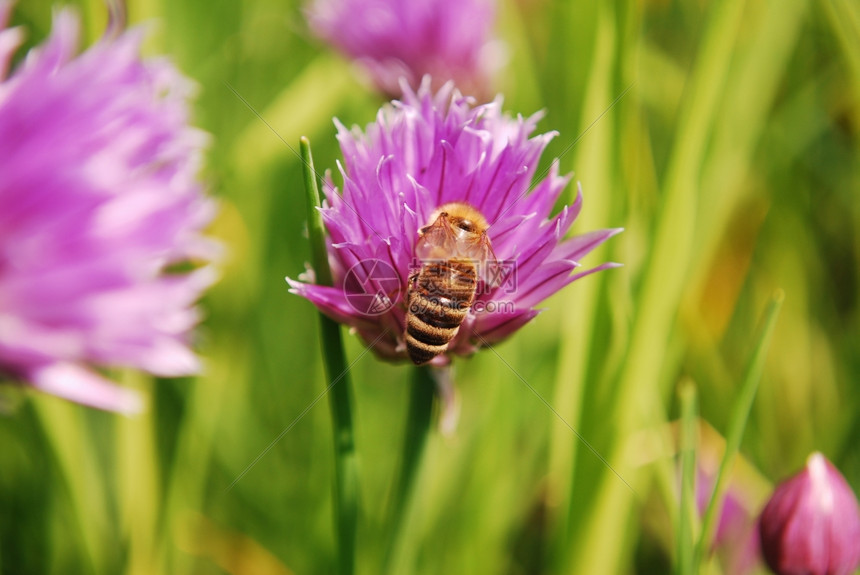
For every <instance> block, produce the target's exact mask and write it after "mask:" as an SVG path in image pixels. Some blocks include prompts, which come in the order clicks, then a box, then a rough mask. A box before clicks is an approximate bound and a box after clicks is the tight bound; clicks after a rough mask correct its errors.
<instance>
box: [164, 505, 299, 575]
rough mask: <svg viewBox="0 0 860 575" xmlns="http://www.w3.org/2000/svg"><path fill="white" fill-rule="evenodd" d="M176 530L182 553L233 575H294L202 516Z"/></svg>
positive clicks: (187, 518) (190, 517)
mask: <svg viewBox="0 0 860 575" xmlns="http://www.w3.org/2000/svg"><path fill="white" fill-rule="evenodd" d="M175 528H176V529H175V534H176V545H177V546H178V547H179V549H181V550H182V551H184V552H186V553H188V554H190V555H194V556H195V557H201V558H207V559H210V560H211V561H212V562H213V563H215V564H216V565H218V567H220V568H221V569H223V570H224V571H226V572H227V573H230V575H293V571H291V570H290V569H288V568H287V567H286V566H285V565H284V564H283V563H281V562H280V560H278V558H277V557H275V556H274V555H273V554H272V553H271V552H269V551H268V550H267V549H266V548H264V547H263V546H262V545H260V544H259V543H257V542H256V541H255V540H253V539H251V538H250V537H248V536H246V535H243V534H242V533H238V532H236V531H230V530H228V529H224V528H223V527H221V526H219V525H217V524H215V523H214V522H213V521H211V520H210V519H208V518H207V517H205V516H203V515H201V514H199V513H193V512H188V513H186V514H184V515H183V516H181V517H180V518H179V519H178V520H177V522H176V525H175Z"/></svg>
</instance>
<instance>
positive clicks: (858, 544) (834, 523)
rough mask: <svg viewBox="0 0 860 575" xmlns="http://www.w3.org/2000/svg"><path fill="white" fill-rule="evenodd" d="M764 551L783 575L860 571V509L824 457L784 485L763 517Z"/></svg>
mask: <svg viewBox="0 0 860 575" xmlns="http://www.w3.org/2000/svg"><path fill="white" fill-rule="evenodd" d="M759 523H760V526H761V545H762V551H763V553H764V557H765V560H766V561H767V564H768V566H770V568H771V569H773V571H774V572H775V573H777V574H778V575H789V574H791V575H794V574H805V575H849V574H851V573H854V571H855V570H856V569H857V568H858V567H860V509H858V505H857V497H856V496H855V495H854V492H853V491H851V487H850V486H849V485H848V483H847V482H846V481H845V478H844V477H842V474H840V473H839V470H837V469H836V468H835V467H833V465H832V464H831V463H830V462H829V461H827V459H826V458H825V457H824V456H823V455H821V454H820V453H813V454H812V455H810V456H809V459H808V460H807V462H806V467H805V468H804V469H803V471H801V472H800V473H798V474H797V475H795V476H794V477H792V478H791V479H789V480H788V481H786V482H784V483H782V484H781V485H779V486H778V487H777V488H776V490H775V491H774V493H773V496H772V497H771V499H770V501H769V502H768V503H767V505H766V506H765V508H764V511H762V514H761V518H760V520H759Z"/></svg>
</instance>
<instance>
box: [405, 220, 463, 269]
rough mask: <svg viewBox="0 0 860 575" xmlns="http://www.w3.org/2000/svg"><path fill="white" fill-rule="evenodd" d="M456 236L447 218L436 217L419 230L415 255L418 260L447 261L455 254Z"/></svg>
mask: <svg viewBox="0 0 860 575" xmlns="http://www.w3.org/2000/svg"><path fill="white" fill-rule="evenodd" d="M456 249H457V236H456V235H455V234H454V230H453V229H452V228H451V224H450V223H448V220H447V218H444V217H438V218H436V221H435V222H433V223H432V224H430V225H429V226H426V227H424V228H421V237H420V238H418V242H417V243H416V244H415V255H416V256H418V258H419V259H420V260H428V259H447V258H449V257H450V254H453V253H456Z"/></svg>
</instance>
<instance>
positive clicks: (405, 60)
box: [308, 0, 503, 97]
mask: <svg viewBox="0 0 860 575" xmlns="http://www.w3.org/2000/svg"><path fill="white" fill-rule="evenodd" d="M494 13H495V1H494V0H410V1H408V2H404V1H402V0H314V1H312V2H310V5H309V8H308V21H309V23H310V27H311V29H312V30H313V32H314V33H315V34H316V35H317V36H319V37H320V38H322V39H323V40H325V41H326V42H328V43H330V44H332V45H334V46H335V47H336V48H337V49H338V50H340V51H341V52H342V53H343V54H345V55H346V56H347V57H349V58H352V59H354V60H357V61H358V62H359V63H360V64H362V65H363V66H364V68H365V69H367V71H368V72H369V73H370V75H371V77H372V78H373V81H374V82H375V83H376V85H377V86H378V87H379V89H380V90H382V91H383V92H384V93H385V94H388V95H390V96H391V97H398V96H400V94H401V92H400V78H401V77H405V78H406V81H407V82H408V83H409V85H410V86H411V87H412V88H413V89H417V88H418V85H419V83H420V82H421V78H422V77H424V75H425V74H429V75H430V76H431V77H432V78H433V79H434V81H436V82H438V84H437V85H435V86H434V89H435V88H439V87H440V86H441V85H442V84H444V83H445V82H446V81H448V80H453V81H454V82H455V83H456V85H457V87H458V88H459V89H460V90H461V91H462V92H463V93H466V94H474V95H476V96H481V95H485V92H486V90H487V82H488V80H489V79H490V77H491V75H492V72H493V71H494V70H495V69H496V68H498V67H499V65H500V63H501V60H502V59H503V57H502V50H501V48H500V44H499V43H498V42H496V41H492V40H491V29H492V26H493V21H494ZM486 95H489V94H486Z"/></svg>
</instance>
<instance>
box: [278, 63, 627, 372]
mask: <svg viewBox="0 0 860 575" xmlns="http://www.w3.org/2000/svg"><path fill="white" fill-rule="evenodd" d="M403 92H404V95H403V98H402V100H401V101H399V102H398V101H395V102H392V103H391V104H390V105H386V106H385V107H383V108H382V109H381V110H380V112H379V115H378V118H377V121H376V123H374V124H370V125H369V126H368V127H367V129H366V131H365V132H361V131H360V130H359V129H358V128H357V127H356V128H353V129H352V130H348V129H347V128H346V127H344V126H343V125H342V124H340V123H339V122H337V121H336V124H337V127H338V132H339V133H338V140H339V142H340V146H341V150H342V152H343V155H344V162H345V166H340V171H341V174H342V176H343V180H344V189H343V194H342V195H341V194H339V193H338V192H337V190H336V189H335V188H334V187H333V186H332V183H331V178H330V177H329V178H327V184H328V185H327V186H326V202H325V205H324V207H323V209H322V215H323V220H324V222H325V225H326V227H327V230H328V233H329V260H330V263H331V267H332V273H333V276H334V287H325V286H320V285H314V284H312V283H304V282H299V281H294V280H291V279H290V278H287V281H288V282H289V284H290V286H291V288H292V289H291V291H292V292H293V293H296V294H298V295H301V296H303V297H305V298H307V299H309V300H310V301H311V302H312V303H313V304H314V305H316V306H317V307H318V308H319V309H320V310H321V311H322V312H323V313H325V314H327V315H328V316H330V317H331V318H333V319H335V320H336V321H339V322H341V323H344V324H346V325H349V326H350V327H352V328H354V329H355V330H356V331H357V332H358V334H359V335H360V336H361V337H362V338H363V339H364V341H365V342H367V343H368V344H370V345H372V346H373V348H374V350H375V351H376V353H377V354H378V355H380V356H382V357H385V358H389V359H406V358H407V353H406V346H405V343H404V330H405V318H406V303H405V302H406V297H405V296H406V287H407V279H408V277H409V275H410V272H411V271H414V269H415V261H416V253H415V245H416V242H417V240H418V238H419V236H418V230H419V229H420V228H422V227H424V226H425V225H427V224H428V223H429V222H428V220H429V218H430V217H431V215H432V214H433V212H434V210H436V209H437V208H438V207H439V206H441V205H443V204H446V203H449V202H464V203H467V204H469V205H471V206H473V207H474V208H477V210H478V211H480V212H481V214H483V216H484V217H485V218H486V219H487V220H488V222H489V224H490V227H489V230H488V232H487V234H488V236H489V239H490V241H491V242H492V248H493V250H494V251H495V256H496V259H497V260H499V261H500V262H504V263H505V265H507V266H508V269H509V270H510V271H513V282H511V281H505V283H504V284H502V285H499V286H497V287H495V288H492V289H490V288H489V287H488V286H485V288H487V289H479V290H478V294H477V295H476V297H475V302H474V304H473V305H472V308H471V310H470V311H469V313H468V315H467V316H466V318H465V320H464V321H463V323H462V325H461V326H460V331H459V333H458V334H457V336H456V337H455V338H454V339H453V340H452V341H451V342H450V345H449V347H448V351H447V353H446V354H444V355H440V356H438V357H436V358H435V359H434V360H433V362H434V364H436V365H440V364H443V365H444V364H446V363H448V362H449V361H450V357H451V356H452V355H468V354H471V353H473V352H474V351H476V350H477V349H478V348H479V347H481V346H482V345H484V344H485V343H495V342H498V341H500V340H502V339H504V338H506V337H508V336H509V335H511V334H512V333H514V332H515V331H517V330H518V329H519V328H521V327H522V326H523V325H525V324H526V323H527V322H528V321H530V320H531V319H532V318H534V317H535V316H536V315H538V313H539V312H540V310H537V309H535V306H536V305H538V304H539V303H540V302H542V301H543V300H544V299H546V298H547V297H549V296H551V295H552V294H554V293H556V292H557V291H558V290H560V289H561V288H563V287H564V286H566V285H568V284H570V283H571V282H573V281H574V280H577V279H579V278H581V277H583V276H585V275H588V274H591V273H594V272H596V271H599V270H603V269H606V268H609V267H614V266H615V265H616V264H611V263H607V264H603V265H600V266H598V267H595V268H592V269H588V270H585V271H581V272H579V273H575V274H573V273H572V272H573V271H574V270H575V268H577V267H579V265H580V264H579V263H578V260H579V259H580V258H582V257H584V256H585V255H586V254H587V253H589V252H590V251H591V250H593V249H594V248H595V247H597V246H598V245H600V244H601V243H602V242H603V241H604V240H606V239H607V238H609V237H610V236H613V235H615V234H616V233H618V232H619V231H620V229H606V230H599V231H594V232H591V233H587V234H584V235H580V236H575V237H572V238H569V239H564V237H565V235H566V234H567V232H568V230H569V229H570V227H571V225H572V224H573V222H574V220H575V219H576V217H577V215H578V214H579V210H580V208H581V206H582V197H581V194H577V198H576V200H575V202H574V203H573V205H570V206H564V207H563V208H562V209H561V211H560V212H559V213H558V214H557V215H556V216H555V217H550V214H551V212H552V210H553V206H554V205H555V202H556V200H557V199H558V198H559V195H560V194H561V192H562V191H563V190H564V188H565V186H566V185H567V183H568V180H569V177H567V176H564V177H562V176H559V175H558V161H555V162H554V163H553V164H552V166H551V168H550V169H549V174H548V175H547V176H546V177H545V178H543V179H542V180H540V181H539V182H538V183H536V185H535V187H534V189H533V190H531V191H529V185H530V183H531V181H532V179H533V177H534V176H535V173H536V171H537V167H538V160H539V159H540V156H541V153H542V152H543V150H544V148H545V147H546V145H547V143H548V142H549V141H550V140H551V139H552V138H553V137H554V136H555V133H548V134H542V135H539V136H535V137H532V138H530V137H529V136H530V135H531V133H532V132H533V131H534V130H535V125H536V123H537V121H538V119H539V118H540V114H535V115H533V116H531V117H530V118H525V119H524V118H522V117H517V118H516V119H512V118H510V117H508V116H507V115H504V114H503V113H502V101H501V99H500V98H497V99H496V101H494V102H492V103H489V104H486V105H483V106H474V105H473V103H472V100H471V99H469V98H464V97H463V96H461V95H460V93H459V92H457V91H456V90H455V89H454V88H453V87H452V85H451V84H448V85H446V86H444V87H443V88H442V89H441V90H440V91H439V92H438V93H436V94H435V95H434V94H433V93H432V91H431V88H430V82H429V79H425V81H424V82H423V83H422V86H421V88H420V89H419V90H418V91H417V93H416V92H413V91H412V90H411V89H410V88H409V87H408V86H406V85H405V83H404V86H403ZM389 272H390V273H389ZM308 276H309V277H307V278H306V279H308V280H309V281H313V279H312V276H313V274H308ZM389 276H393V282H392V281H389V280H390V279H392V278H390V277H389ZM510 279H511V277H510V276H508V280H510ZM380 283H382V284H387V287H384V291H387V293H386V294H385V295H386V297H385V298H383V301H390V302H391V303H392V304H393V305H386V306H382V307H379V308H374V307H372V306H370V307H368V308H367V309H366V310H361V309H359V306H356V299H355V297H356V294H360V293H362V291H363V290H368V288H369V289H370V291H372V290H374V289H377V288H378V287H379V285H380Z"/></svg>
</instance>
